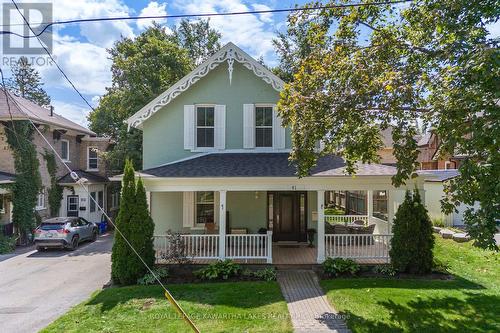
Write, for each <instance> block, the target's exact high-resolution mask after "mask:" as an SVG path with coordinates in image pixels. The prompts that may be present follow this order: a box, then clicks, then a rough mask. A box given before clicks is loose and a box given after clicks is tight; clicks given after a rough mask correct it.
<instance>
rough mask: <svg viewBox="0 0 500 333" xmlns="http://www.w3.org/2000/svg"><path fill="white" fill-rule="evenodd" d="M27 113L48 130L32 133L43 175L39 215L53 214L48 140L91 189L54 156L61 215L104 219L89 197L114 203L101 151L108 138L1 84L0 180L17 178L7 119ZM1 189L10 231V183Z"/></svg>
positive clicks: (0, 207)
mask: <svg viewBox="0 0 500 333" xmlns="http://www.w3.org/2000/svg"><path fill="white" fill-rule="evenodd" d="M6 96H8V98H7V97H6ZM27 118H29V119H31V120H32V121H33V123H34V124H35V125H36V126H37V127H38V129H39V130H40V132H41V133H42V135H43V136H44V138H43V137H41V135H40V134H39V133H38V132H37V131H35V132H34V135H33V143H34V144H35V146H36V151H37V153H38V160H39V165H40V169H39V171H40V175H41V179H42V189H41V191H40V193H39V195H38V202H37V206H36V211H37V212H38V214H39V215H40V217H41V218H42V219H44V218H47V217H49V215H50V210H49V200H48V189H49V188H50V186H51V176H50V174H49V172H48V170H47V161H46V159H45V158H44V154H45V153H46V152H51V148H50V146H49V144H48V143H50V145H52V146H53V147H54V148H55V149H56V151H57V154H59V156H61V158H62V159H63V160H64V164H66V165H67V166H68V167H69V168H70V169H71V170H74V171H75V172H76V173H77V174H78V175H79V176H80V177H82V178H85V179H86V181H85V182H84V186H85V187H86V189H87V190H88V191H89V193H90V194H87V193H86V191H85V190H84V189H83V188H82V187H81V186H80V185H78V184H75V182H74V180H73V179H72V178H71V176H70V174H69V171H68V169H67V168H66V167H65V165H64V164H63V162H61V161H60V160H59V159H58V158H56V163H57V174H56V177H57V179H58V184H59V185H60V186H63V198H62V201H61V208H60V210H59V214H58V215H59V216H80V217H83V218H85V219H87V220H89V221H93V222H99V221H101V215H102V213H101V212H99V210H98V209H97V208H96V205H94V203H93V202H92V201H91V200H89V196H93V197H95V198H96V200H98V203H99V204H101V205H102V206H103V207H105V208H106V209H109V208H110V206H111V201H112V200H108V197H110V196H111V190H112V189H111V187H110V186H109V184H110V182H109V179H108V178H107V173H106V167H105V163H103V161H102V160H101V154H100V152H104V151H105V150H106V149H107V147H108V145H109V143H110V142H109V139H108V138H99V137H96V135H95V133H94V132H92V131H90V130H89V129H87V128H85V127H82V126H80V125H78V124H76V123H74V122H72V121H70V120H68V119H66V118H64V117H62V116H61V115H58V114H57V113H55V112H54V110H53V109H46V108H43V107H40V106H39V105H37V104H35V103H32V102H30V101H28V100H26V99H24V98H22V97H20V96H16V95H14V94H12V93H8V94H5V92H4V91H3V90H0V183H1V182H2V181H3V182H4V183H13V182H15V174H16V169H15V166H14V157H13V154H12V150H11V148H10V146H9V144H8V143H7V137H6V135H5V133H6V131H8V130H10V129H9V128H8V127H6V125H7V124H8V123H9V122H11V121H17V120H26V119H27ZM46 140H47V141H48V143H47V141H46ZM0 191H1V192H0V202H1V204H0V224H2V225H7V226H5V227H4V229H8V231H10V232H11V230H12V228H11V226H9V224H11V222H12V221H11V220H12V217H11V212H12V194H11V191H10V190H9V187H8V186H4V187H3V188H1V189H0ZM108 192H109V193H108ZM115 204H116V203H115Z"/></svg>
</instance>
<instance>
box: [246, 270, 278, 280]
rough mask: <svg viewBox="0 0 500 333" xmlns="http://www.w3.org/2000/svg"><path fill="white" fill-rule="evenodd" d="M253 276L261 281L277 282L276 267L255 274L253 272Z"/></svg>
mask: <svg viewBox="0 0 500 333" xmlns="http://www.w3.org/2000/svg"><path fill="white" fill-rule="evenodd" d="M252 275H253V276H255V277H256V278H258V279H260V280H264V281H276V275H277V274H276V269H274V267H270V268H266V269H261V270H258V271H255V272H253V274H252Z"/></svg>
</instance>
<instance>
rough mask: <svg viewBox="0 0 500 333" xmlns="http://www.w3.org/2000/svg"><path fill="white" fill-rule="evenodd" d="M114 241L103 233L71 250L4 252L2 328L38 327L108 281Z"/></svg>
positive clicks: (0, 275) (0, 299)
mask: <svg viewBox="0 0 500 333" xmlns="http://www.w3.org/2000/svg"><path fill="white" fill-rule="evenodd" d="M112 241H113V240H112V235H103V236H101V237H100V238H99V239H98V240H97V241H96V242H94V243H83V244H81V245H80V247H79V248H78V249H77V250H76V251H73V252H69V251H63V250H49V251H46V252H37V251H36V250H32V251H28V252H25V253H21V254H18V255H16V256H13V257H12V256H10V257H3V256H0V332H18V333H23V332H38V331H39V330H40V329H42V328H43V327H45V326H47V325H48V324H49V323H51V322H52V321H53V320H54V319H56V318H57V317H59V316H60V315H61V314H63V313H65V312H66V311H67V310H68V309H69V308H70V307H72V306H73V305H76V304H78V303H80V302H81V301H83V300H85V299H86V298H88V297H89V295H90V294H91V293H92V292H93V291H94V290H96V289H99V288H101V287H102V286H103V284H105V283H107V282H108V281H109V276H110V271H111V247H112ZM2 257H3V258H2Z"/></svg>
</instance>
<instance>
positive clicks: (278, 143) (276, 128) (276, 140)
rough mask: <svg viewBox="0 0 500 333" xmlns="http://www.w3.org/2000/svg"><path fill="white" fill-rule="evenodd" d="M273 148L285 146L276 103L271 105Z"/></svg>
mask: <svg viewBox="0 0 500 333" xmlns="http://www.w3.org/2000/svg"><path fill="white" fill-rule="evenodd" d="M273 148H274V149H284V148H285V128H284V127H283V126H281V117H280V116H278V110H277V108H276V105H275V106H273Z"/></svg>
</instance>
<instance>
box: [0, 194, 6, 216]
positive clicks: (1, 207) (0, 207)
mask: <svg viewBox="0 0 500 333" xmlns="http://www.w3.org/2000/svg"><path fill="white" fill-rule="evenodd" d="M3 200H4V195H3V194H0V214H5V208H4V203H3Z"/></svg>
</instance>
